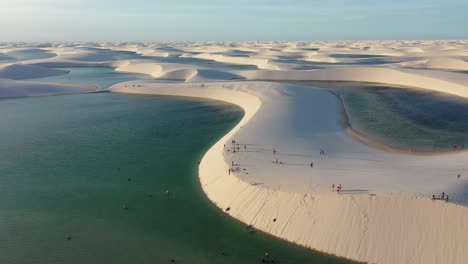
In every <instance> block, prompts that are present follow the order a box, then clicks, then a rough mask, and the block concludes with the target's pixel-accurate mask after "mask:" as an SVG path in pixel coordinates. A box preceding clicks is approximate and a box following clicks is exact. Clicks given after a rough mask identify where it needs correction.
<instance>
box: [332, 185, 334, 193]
mask: <svg viewBox="0 0 468 264" xmlns="http://www.w3.org/2000/svg"><path fill="white" fill-rule="evenodd" d="M334 191H335V184H332V192H334Z"/></svg>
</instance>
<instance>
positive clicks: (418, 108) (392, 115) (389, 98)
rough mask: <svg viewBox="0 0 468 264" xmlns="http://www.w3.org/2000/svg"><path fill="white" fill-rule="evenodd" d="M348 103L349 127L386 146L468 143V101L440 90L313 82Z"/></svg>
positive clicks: (427, 148)
mask: <svg viewBox="0 0 468 264" xmlns="http://www.w3.org/2000/svg"><path fill="white" fill-rule="evenodd" d="M302 85H308V86H314V87H322V88H328V89H330V90H331V91H333V92H334V93H335V94H337V95H339V96H340V97H341V98H342V100H343V103H344V106H345V109H346V113H347V115H348V118H349V121H350V123H351V126H352V127H353V128H354V129H355V130H356V131H358V132H360V133H362V134H364V135H366V136H368V137H370V138H373V139H375V140H377V141H379V142H382V143H385V144H387V145H390V146H393V147H397V148H402V149H410V148H413V149H414V150H418V151H441V150H450V149H451V148H452V144H457V146H459V147H461V146H462V145H463V144H465V145H467V146H468V100H466V99H465V98H461V97H456V96H451V95H447V94H443V93H439V92H432V91H426V90H418V89H408V88H404V89H402V88H397V87H388V86H385V85H372V84H362V83H347V82H341V83H336V82H335V83H333V82H320V83H319V82H310V83H302Z"/></svg>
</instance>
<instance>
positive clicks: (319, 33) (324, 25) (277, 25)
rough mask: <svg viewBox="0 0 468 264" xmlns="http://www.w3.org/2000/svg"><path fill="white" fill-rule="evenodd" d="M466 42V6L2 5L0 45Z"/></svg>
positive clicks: (268, 0) (299, 2)
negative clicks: (376, 41) (106, 42)
mask: <svg viewBox="0 0 468 264" xmlns="http://www.w3.org/2000/svg"><path fill="white" fill-rule="evenodd" d="M348 39H468V0H406V1H404V0H393V1H390V0H237V1H235V0H233V1H221V0H217V1H216V0H198V1H195V0H125V1H124V0H0V41H171V40H175V41H183V40H196V41H198V40H348Z"/></svg>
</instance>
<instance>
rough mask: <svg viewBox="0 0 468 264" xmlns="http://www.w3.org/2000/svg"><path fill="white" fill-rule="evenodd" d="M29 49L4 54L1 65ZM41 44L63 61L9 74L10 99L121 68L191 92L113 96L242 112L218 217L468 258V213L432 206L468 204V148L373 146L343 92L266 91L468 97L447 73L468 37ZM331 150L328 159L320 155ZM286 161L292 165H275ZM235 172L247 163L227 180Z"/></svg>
mask: <svg viewBox="0 0 468 264" xmlns="http://www.w3.org/2000/svg"><path fill="white" fill-rule="evenodd" d="M27 48H28V47H27V46H25V45H23V44H6V45H4V46H2V48H0V52H1V53H0V56H7V55H5V54H4V52H6V51H7V50H13V49H27ZM36 48H40V49H42V48H43V49H47V50H48V51H50V52H54V53H56V54H57V56H56V57H53V58H48V59H40V60H28V61H22V62H20V63H22V64H18V65H9V66H6V67H3V68H0V78H4V79H0V97H17V96H39V95H52V94H62V93H75V92H86V91H90V90H91V89H92V88H91V87H83V86H79V85H59V84H39V83H34V82H26V81H18V80H9V79H23V78H29V77H31V76H34V77H37V76H41V77H43V76H51V75H55V74H63V73H64V72H63V71H60V70H54V69H47V68H45V67H74V66H113V67H116V68H117V69H116V70H117V71H122V72H133V73H144V74H150V75H152V76H153V77H154V78H158V79H166V80H177V81H182V82H185V83H176V84H167V83H165V84H161V83H155V82H153V81H136V82H130V83H122V84H118V85H115V86H114V87H112V88H111V90H112V91H114V92H123V93H141V94H159V95H176V96H191V97H201V98H209V99H215V100H222V101H226V102H230V103H233V104H237V105H239V106H241V107H242V108H243V109H244V111H245V116H244V118H243V119H242V121H241V122H240V123H239V124H238V125H237V126H236V127H235V128H234V129H233V130H232V131H231V132H229V133H228V134H227V135H226V136H225V137H223V138H222V139H221V140H220V141H219V142H218V143H216V144H215V145H214V146H213V147H212V148H211V149H210V150H209V151H208V152H207V153H206V155H205V156H204V158H203V160H202V163H201V164H200V168H199V172H200V173H199V176H200V182H201V184H202V187H203V189H204V191H205V192H206V194H207V196H208V197H209V198H210V199H211V200H212V201H213V202H214V203H215V204H216V205H217V206H218V207H219V208H220V209H221V210H223V211H225V209H226V208H230V210H229V212H228V213H229V214H230V215H231V216H233V217H235V218H237V219H239V220H241V221H243V222H244V223H247V224H252V225H254V226H255V227H256V228H258V229H261V230H263V231H265V232H268V233H271V234H273V235H275V236H278V237H282V238H285V239H287V240H290V241H293V242H296V243H299V244H301V245H305V246H308V247H311V248H314V249H317V250H320V251H324V252H328V253H331V254H336V255H339V256H344V257H347V258H351V259H356V260H361V261H368V262H371V263H465V262H466V259H468V241H467V240H466V235H467V234H468V225H467V224H466V219H468V208H467V207H464V206H459V205H455V204H451V203H445V202H442V201H432V200H430V196H431V194H433V193H440V192H442V191H445V192H448V193H449V194H450V197H451V199H453V200H457V201H458V202H459V203H461V204H467V203H468V193H466V191H465V189H466V186H467V185H468V183H467V182H466V180H465V179H463V180H460V181H457V180H456V179H455V175H457V174H458V173H462V174H463V175H465V174H468V167H467V166H465V163H466V162H465V161H466V160H467V159H468V153H467V152H457V153H450V154H445V155H432V156H431V155H424V156H418V155H409V154H402V153H394V152H387V151H385V150H382V149H377V148H374V147H371V146H368V145H366V144H364V143H363V142H361V141H359V140H357V139H356V138H354V137H353V135H352V134H350V133H348V132H347V130H345V129H344V128H343V127H342V125H341V123H340V119H341V112H340V105H339V103H338V102H337V100H336V98H335V97H334V96H333V95H332V94H330V93H328V92H326V91H324V90H316V89H311V88H304V87H300V86H298V85H287V84H276V83H270V82H266V81H352V82H368V83H384V84H390V85H392V86H396V87H400V88H402V89H405V88H406V87H416V88H421V89H428V90H434V91H439V92H443V93H448V94H452V95H456V96H461V97H465V98H468V77H467V76H468V75H467V74H463V73H457V72H450V71H466V70H467V65H466V64H467V62H466V57H468V42H466V41H420V40H408V41H339V42H329V41H316V42H275V41H271V42H209V43H194V42H166V43H117V44H114V43H48V44H44V45H43V47H41V46H40V45H38V46H37V47H36ZM31 49H32V50H34V48H31ZM101 49H111V50H121V51H132V52H136V53H138V54H144V55H148V56H171V55H177V56H181V57H195V58H202V59H209V60H215V61H219V62H223V63H233V64H248V65H256V66H257V67H258V68H259V69H260V70H254V71H229V70H218V69H207V68H205V67H201V66H197V65H186V64H181V63H157V62H154V61H150V60H119V61H116V60H111V58H110V57H109V55H108V54H107V55H106V54H102V53H101V51H102V50H101ZM337 55H338V56H337ZM373 56H386V57H379V59H378V60H379V62H378V63H379V66H378V67H375V66H374V67H369V66H365V64H366V63H368V62H369V60H370V59H372V57H373ZM0 59H1V57H0ZM280 61H283V62H286V63H283V62H280ZM306 61H309V62H317V63H318V64H320V65H319V66H317V67H323V69H318V70H291V69H300V68H301V65H302V63H304V62H306ZM327 63H328V64H330V65H327ZM384 63H385V64H384ZM334 64H335V65H338V64H339V68H338V66H334ZM346 65H352V66H353V67H349V66H346ZM331 67H333V68H331ZM442 70H443V71H442ZM36 75H37V76H36ZM5 78H9V79H5ZM232 80H243V81H242V82H240V81H239V82H233V81H232ZM228 81H229V82H228ZM233 139H234V140H237V141H238V142H240V143H241V144H246V147H247V149H246V150H245V151H244V150H243V149H242V147H243V146H242V145H241V146H240V147H241V151H240V152H238V153H235V154H233V153H232V152H231V151H230V152H227V151H226V149H225V148H224V144H226V146H227V147H228V148H229V147H232V146H231V145H230V142H231V140H233ZM273 148H275V149H276V150H277V151H278V153H277V154H276V155H274V154H273V153H272V150H273ZM322 148H324V149H326V150H327V152H328V154H327V155H326V156H322V155H320V154H319V150H320V149H322ZM276 158H278V159H279V160H280V162H282V163H283V164H281V165H280V164H273V161H274V160H275V159H276ZM311 161H313V162H314V168H313V169H312V168H310V162H311ZM231 162H234V163H237V164H239V166H235V168H236V171H235V172H233V173H228V168H229V164H231ZM237 168H239V169H237ZM244 169H245V170H244ZM333 183H335V184H338V183H341V184H343V186H344V192H343V193H342V194H337V193H335V192H332V191H331V190H330V188H331V184H333ZM274 219H275V221H273V220H274Z"/></svg>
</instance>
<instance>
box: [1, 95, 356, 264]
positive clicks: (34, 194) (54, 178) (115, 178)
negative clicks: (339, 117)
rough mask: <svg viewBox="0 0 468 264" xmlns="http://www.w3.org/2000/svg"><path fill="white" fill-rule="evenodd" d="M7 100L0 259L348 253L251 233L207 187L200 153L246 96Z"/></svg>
mask: <svg viewBox="0 0 468 264" xmlns="http://www.w3.org/2000/svg"><path fill="white" fill-rule="evenodd" d="M0 111H1V112H2V115H0V123H1V124H4V125H2V126H0V138H2V140H1V141H0V155H1V157H2V159H0V237H1V238H2V239H0V252H1V254H0V263H8V264H20V263H21V264H28V263H31V264H32V263H34V264H55V263H57V264H58V263H60V264H68V263H70V264H78V263H79V264H82V263H87V264H92V263H96V264H102V263H113V264H120V263H122V264H123V263H125V264H129V263H140V264H145V263H168V260H169V258H175V260H176V261H177V262H176V263H260V260H261V257H262V255H263V253H264V252H265V251H268V252H269V253H270V254H271V255H272V256H273V257H275V258H276V259H277V260H279V261H280V263H349V262H348V261H343V260H340V259H337V258H335V257H332V256H326V255H323V254H320V253H316V252H313V251H311V250H308V249H304V248H301V247H298V246H295V245H293V244H290V243H287V242H284V241H281V240H278V239H275V238H273V237H271V236H268V235H265V234H263V233H260V232H257V233H255V234H249V232H247V230H246V228H245V225H244V224H241V223H239V222H237V221H235V220H233V219H231V218H230V217H228V216H227V215H225V214H224V213H222V212H221V210H219V209H218V208H215V207H214V206H213V205H212V204H211V203H210V202H209V201H208V199H207V198H206V197H205V196H204V194H203V192H202V190H201V188H200V186H199V182H198V178H197V175H196V167H197V161H198V160H199V159H200V158H201V157H202V155H203V154H204V153H205V152H206V150H207V149H208V148H209V147H210V146H211V145H212V144H213V143H214V142H215V141H216V140H218V139H219V138H220V137H221V136H222V135H223V134H225V133H226V132H227V131H228V130H230V129H231V128H232V127H233V126H234V125H235V124H236V123H237V122H238V121H239V119H240V118H241V117H242V112H241V110H240V109H239V108H238V107H235V106H233V105H229V104H224V103H219V102H212V101H188V100H185V99H180V98H179V99H175V98H172V97H151V96H130V95H120V94H111V93H98V94H96V93H95V94H83V95H69V96H53V97H42V98H23V99H5V100H0ZM6 124H8V125H6ZM129 179H130V180H129ZM166 190H169V195H167V194H166ZM149 195H151V196H149ZM125 202H127V203H128V210H125V209H123V204H124V203H125Z"/></svg>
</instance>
